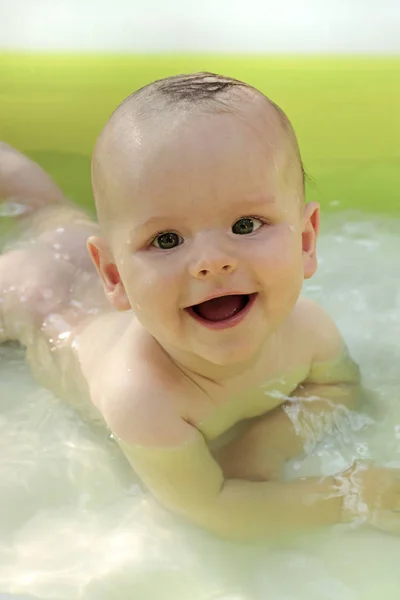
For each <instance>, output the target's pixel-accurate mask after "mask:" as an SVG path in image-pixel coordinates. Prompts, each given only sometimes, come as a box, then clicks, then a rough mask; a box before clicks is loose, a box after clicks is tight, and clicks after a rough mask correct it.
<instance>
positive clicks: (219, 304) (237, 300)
mask: <svg viewBox="0 0 400 600" xmlns="http://www.w3.org/2000/svg"><path fill="white" fill-rule="evenodd" d="M246 303H247V297H246V296H221V297H220V298H213V299H212V300H207V302H202V303H201V304H197V305H196V306H195V307H194V310H195V312H196V313H197V314H198V315H199V316H200V317H201V318H202V319H205V320H206V321H224V320H225V319H230V318H231V317H233V316H234V315H236V313H238V312H240V311H241V310H242V309H243V308H244V307H245V306H246Z"/></svg>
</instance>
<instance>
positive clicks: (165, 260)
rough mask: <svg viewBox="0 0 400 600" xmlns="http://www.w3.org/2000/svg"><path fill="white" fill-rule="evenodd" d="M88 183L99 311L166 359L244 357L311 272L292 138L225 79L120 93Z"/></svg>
mask: <svg viewBox="0 0 400 600" xmlns="http://www.w3.org/2000/svg"><path fill="white" fill-rule="evenodd" d="M92 182H93V190H94V196H95V201H96V208H97V213H98V218H99V223H100V227H101V230H102V234H103V238H102V239H99V238H96V239H91V240H90V242H89V250H90V253H91V255H92V258H93V260H94V262H95V264H96V267H97V268H98V270H99V273H100V275H101V277H102V279H103V282H104V285H105V290H106V293H107V295H108V297H109V299H110V302H111V303H112V304H113V305H114V306H115V307H117V308H119V309H120V310H123V309H129V308H132V309H133V311H134V312H135V313H136V315H137V317H138V318H139V320H140V321H141V322H142V324H143V325H144V327H145V328H146V329H147V330H148V331H149V332H150V333H151V334H152V335H153V336H154V337H155V338H156V339H157V340H158V341H159V342H160V343H161V344H162V345H163V346H164V347H165V348H166V349H167V351H168V352H170V353H171V354H173V355H175V356H176V357H177V358H178V359H181V360H184V357H185V356H186V357H187V356H189V355H190V356H191V357H193V356H195V357H197V358H198V360H203V361H209V362H212V363H215V364H227V363H230V364H233V363H240V362H243V361H247V360H248V359H249V358H251V357H252V356H255V355H256V354H257V351H258V350H260V348H261V347H262V345H263V343H264V342H265V340H266V339H267V338H268V337H269V335H271V334H272V333H273V331H274V330H276V329H277V328H278V327H279V326H280V325H281V323H282V322H283V321H284V320H285V318H287V316H288V315H289V314H290V312H291V311H292V310H293V307H294V305H295V303H296V300H297V298H298V296H299V294H300V291H301V287H302V283H303V280H304V278H305V277H311V276H312V274H313V273H314V271H315V269H316V256H315V241H316V236H317V233H318V207H317V205H315V204H308V205H305V202H304V172H303V166H302V162H301V158H300V152H299V149H298V145H297V141H296V136H295V134H294V131H293V128H292V126H291V124H290V122H289V120H288V119H287V117H286V116H285V114H284V113H283V112H282V110H281V109H279V108H278V107H277V106H276V105H275V104H274V103H273V102H271V101H270V100H268V99H267V98H266V97H265V96H264V95H263V94H262V93H261V92H259V91H258V90H256V89H255V88H253V87H251V86H249V85H247V84H245V83H242V82H240V81H237V80H235V79H230V78H228V77H222V76H217V75H212V74H208V73H198V74H194V75H181V76H177V77H170V78H167V79H164V80H161V81H157V82H154V83H152V84H150V85H148V86H146V87H144V88H142V89H141V90H139V91H137V92H135V93H134V94H132V95H131V96H129V97H128V98H127V99H126V100H125V101H124V102H123V103H122V104H121V105H120V106H119V107H118V108H117V110H116V111H115V112H114V113H113V115H112V116H111V118H110V120H109V121H108V123H107V124H106V126H105V128H104V130H103V132H102V134H101V135H100V138H99V140H98V142H97V145H96V148H95V151H94V155H93V163H92ZM210 298H212V300H210V301H207V300H208V299H210Z"/></svg>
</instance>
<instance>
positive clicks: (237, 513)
mask: <svg viewBox="0 0 400 600" xmlns="http://www.w3.org/2000/svg"><path fill="white" fill-rule="evenodd" d="M138 392H140V391H139V390H136V393H135V395H134V396H133V398H135V400H134V401H132V396H130V397H129V398H128V397H127V398H126V402H124V401H122V403H120V402H118V404H115V403H114V405H113V406H112V407H110V408H109V409H108V410H106V411H104V417H105V419H106V421H107V422H108V424H109V426H110V428H111V429H112V430H113V431H114V433H115V435H116V437H117V438H118V442H119V445H120V447H121V449H122V450H123V452H124V453H125V455H126V457H127V458H128V460H129V462H130V463H131V465H132V467H133V468H134V470H135V471H136V472H137V474H138V475H139V477H140V478H141V479H142V481H143V482H144V484H145V485H146V486H147V487H148V488H149V490H150V491H151V492H152V493H153V495H154V496H155V497H156V498H157V499H158V500H159V501H160V502H161V503H162V504H163V505H164V506H166V507H168V508H169V509H171V510H172V511H174V512H176V513H178V514H180V515H182V516H185V517H186V518H188V519H189V520H190V521H191V522H192V523H195V524H197V525H200V526H202V527H204V528H206V529H208V530H210V531H212V532H213V533H216V534H218V535H221V536H224V537H227V538H231V539H266V538H269V539H271V538H276V537H279V536H283V535H285V534H293V533H299V532H304V531H310V530H313V529H316V528H318V527H321V526H324V525H329V524H335V523H339V522H343V521H346V520H347V519H348V518H349V513H347V511H346V510H345V506H344V505H343V499H344V498H345V497H346V495H347V494H348V493H352V490H353V491H354V489H355V488H354V486H353V487H352V485H351V479H352V476H353V474H354V473H353V472H352V471H349V472H347V473H345V474H342V476H340V477H336V478H335V477H326V478H324V479H316V478H315V479H313V478H307V479H301V480H298V481H296V482H291V483H280V482H251V481H244V480H234V479H226V478H224V476H223V473H222V470H221V468H220V467H219V465H218V464H217V462H216V461H215V460H214V459H213V457H212V456H211V454H210V452H209V449H208V447H207V445H206V443H205V441H204V439H203V437H202V435H201V434H200V432H199V431H198V430H197V429H195V428H194V427H193V426H191V425H190V424H188V423H187V422H185V421H184V420H182V419H181V418H179V417H177V416H176V414H174V413H173V411H172V410H171V408H170V407H171V403H170V402H169V399H168V398H167V397H166V394H165V393H164V394H160V395H159V397H158V398H157V397H149V391H148V390H147V397H145V396H146V394H144V393H143V392H144V390H142V395H141V394H140V393H138ZM140 396H141V397H140ZM150 396H151V395H150ZM393 473H394V474H395V475H392V474H391V472H389V473H387V471H385V470H383V471H378V470H376V471H374V470H368V469H367V470H365V471H363V470H361V472H360V473H359V474H358V475H357V477H358V479H357V483H356V485H357V486H358V485H359V486H360V489H361V490H362V495H363V502H364V504H362V506H363V507H364V506H365V502H366V503H367V506H368V508H369V507H371V509H372V508H374V507H376V505H377V500H376V499H375V490H376V488H377V482H379V481H381V480H384V481H385V483H386V488H385V489H384V491H383V492H382V494H381V496H380V497H379V506H380V507H383V508H386V509H387V510H388V511H389V510H397V509H399V508H400V481H399V479H398V476H399V472H398V471H395V472H393ZM364 488H365V493H364ZM353 511H354V512H355V513H357V507H356V508H355V509H353ZM352 516H354V515H352ZM394 516H395V518H396V514H395V513H394ZM398 521H400V517H399V515H397V521H396V524H397V522H398ZM392 530H393V526H392Z"/></svg>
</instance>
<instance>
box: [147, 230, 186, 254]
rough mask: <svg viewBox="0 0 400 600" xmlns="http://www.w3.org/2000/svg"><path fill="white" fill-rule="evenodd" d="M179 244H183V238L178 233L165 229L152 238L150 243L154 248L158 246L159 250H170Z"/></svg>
mask: <svg viewBox="0 0 400 600" xmlns="http://www.w3.org/2000/svg"><path fill="white" fill-rule="evenodd" d="M181 244H183V238H182V237H181V236H180V235H178V234H177V233H174V232H173V231H166V232H165V233H160V235H158V236H157V237H156V238H155V239H154V241H153V244H152V245H153V246H155V247H156V248H160V250H171V249H172V248H176V246H180V245H181Z"/></svg>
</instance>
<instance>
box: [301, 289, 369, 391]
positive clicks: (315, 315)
mask: <svg viewBox="0 0 400 600" xmlns="http://www.w3.org/2000/svg"><path fill="white" fill-rule="evenodd" d="M293 318H294V320H295V330H296V332H297V335H298V336H300V339H301V340H302V343H303V347H305V348H307V349H308V351H309V354H310V357H311V361H310V372H309V376H308V380H309V381H313V382H317V381H318V382H320V383H324V382H325V383H329V382H333V381H342V382H345V381H346V382H358V381H359V378H360V375H359V369H358V366H357V364H356V363H355V361H354V360H353V358H352V357H351V355H350V353H349V350H348V348H347V345H346V342H345V340H344V338H343V336H342V334H341V332H340V331H339V329H338V327H337V325H336V323H335V322H334V320H333V318H332V317H331V316H330V315H329V314H328V313H327V312H326V311H325V310H324V309H323V308H322V307H321V306H319V305H318V304H317V303H316V302H314V301H313V300H310V299H308V298H301V299H300V300H299V302H298V304H297V306H296V309H295V311H294V315H293Z"/></svg>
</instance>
